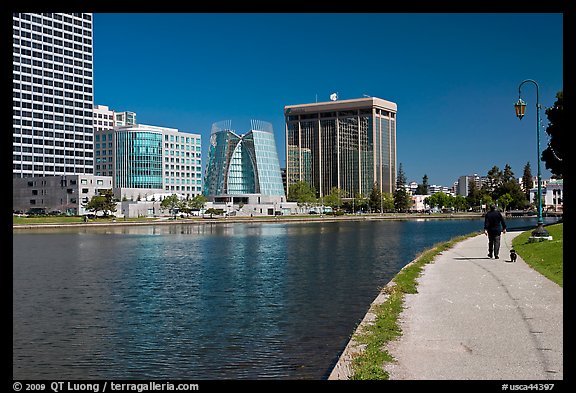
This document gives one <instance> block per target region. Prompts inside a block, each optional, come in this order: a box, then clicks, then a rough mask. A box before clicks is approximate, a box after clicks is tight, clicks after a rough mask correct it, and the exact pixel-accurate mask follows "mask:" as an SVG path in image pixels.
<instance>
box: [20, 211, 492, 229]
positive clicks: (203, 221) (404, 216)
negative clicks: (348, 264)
mask: <svg viewBox="0 0 576 393" xmlns="http://www.w3.org/2000/svg"><path fill="white" fill-rule="evenodd" d="M479 218H482V214H481V213H434V214H418V213H414V214H409V213H386V214H383V215H350V216H326V215H324V216H318V217H314V216H312V217H306V216H294V217H292V216H277V218H273V217H270V218H268V217H266V218H259V217H245V218H240V217H235V218H201V217H200V218H180V219H176V220H173V219H156V220H153V221H152V220H150V221H123V220H122V219H118V220H117V221H116V222H112V221H106V222H70V223H38V224H12V229H13V230H27V229H37V228H75V227H82V228H84V227H93V228H94V227H97V228H100V227H105V226H110V227H116V226H143V225H176V224H185V225H211V224H239V223H243V224H253V223H257V224H279V223H304V222H305V223H310V222H339V221H374V220H429V219H430V220H450V219H479Z"/></svg>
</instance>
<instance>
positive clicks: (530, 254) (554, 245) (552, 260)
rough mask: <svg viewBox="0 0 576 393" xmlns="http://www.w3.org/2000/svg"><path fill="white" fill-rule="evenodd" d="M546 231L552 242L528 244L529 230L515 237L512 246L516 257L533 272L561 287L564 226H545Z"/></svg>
mask: <svg viewBox="0 0 576 393" xmlns="http://www.w3.org/2000/svg"><path fill="white" fill-rule="evenodd" d="M546 230H547V231H548V233H549V234H550V236H552V240H545V241H541V242H534V243H529V242H528V238H529V237H530V236H531V232H532V231H531V230H530V231H527V232H523V233H521V234H520V235H518V236H516V237H515V238H514V240H513V241H512V246H513V247H514V249H516V252H517V253H518V255H520V256H521V257H522V259H523V260H524V261H525V262H526V263H527V264H528V265H530V266H531V267H532V268H533V269H534V270H536V271H537V272H539V273H540V274H542V275H543V276H544V277H547V278H548V279H550V280H552V281H554V282H555V283H556V284H558V285H560V286H561V287H562V286H563V281H564V262H563V251H564V246H563V243H564V224H563V223H560V224H554V225H548V226H546Z"/></svg>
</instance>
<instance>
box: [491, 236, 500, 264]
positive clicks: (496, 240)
mask: <svg viewBox="0 0 576 393" xmlns="http://www.w3.org/2000/svg"><path fill="white" fill-rule="evenodd" d="M499 253H500V234H498V235H490V234H488V255H489V256H490V258H492V256H494V257H497V256H498V254H499Z"/></svg>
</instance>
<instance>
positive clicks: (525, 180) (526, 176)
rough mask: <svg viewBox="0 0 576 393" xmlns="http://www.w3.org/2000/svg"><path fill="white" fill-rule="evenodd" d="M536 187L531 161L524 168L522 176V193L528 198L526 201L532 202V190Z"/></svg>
mask: <svg viewBox="0 0 576 393" xmlns="http://www.w3.org/2000/svg"><path fill="white" fill-rule="evenodd" d="M532 187H534V181H533V180H532V170H531V169H530V161H528V162H527V163H526V165H525V166H524V173H523V175H522V191H524V195H525V196H526V200H528V201H529V200H530V189H532Z"/></svg>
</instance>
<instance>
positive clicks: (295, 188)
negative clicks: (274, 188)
mask: <svg viewBox="0 0 576 393" xmlns="http://www.w3.org/2000/svg"><path fill="white" fill-rule="evenodd" d="M287 200H288V201H289V202H296V203H297V204H298V206H300V207H302V206H304V207H308V206H310V205H312V204H314V203H315V202H316V201H317V198H316V189H315V188H314V187H313V186H310V184H308V183H307V182H305V181H298V182H296V183H294V184H291V185H290V187H289V189H288V198H287Z"/></svg>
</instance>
